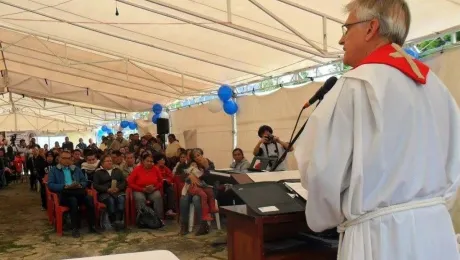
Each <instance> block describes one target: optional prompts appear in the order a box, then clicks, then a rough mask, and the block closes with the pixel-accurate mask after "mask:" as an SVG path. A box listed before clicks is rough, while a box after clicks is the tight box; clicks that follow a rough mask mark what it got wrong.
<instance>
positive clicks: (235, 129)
mask: <svg viewBox="0 0 460 260" xmlns="http://www.w3.org/2000/svg"><path fill="white" fill-rule="evenodd" d="M233 102H235V103H236V98H233ZM236 120H237V118H236V114H233V115H232V147H233V149H235V148H236V147H237V146H238V127H237V122H236ZM233 149H232V151H233Z"/></svg>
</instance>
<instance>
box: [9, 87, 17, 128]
mask: <svg viewBox="0 0 460 260" xmlns="http://www.w3.org/2000/svg"><path fill="white" fill-rule="evenodd" d="M8 94H9V96H10V103H11V109H12V110H13V115H14V131H18V115H17V114H16V107H15V105H14V101H13V94H12V93H11V91H8Z"/></svg>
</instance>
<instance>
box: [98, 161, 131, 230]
mask: <svg viewBox="0 0 460 260" xmlns="http://www.w3.org/2000/svg"><path fill="white" fill-rule="evenodd" d="M99 164H100V165H99V167H98V169H97V170H96V172H94V176H93V177H94V179H93V187H94V189H95V190H96V191H97V192H98V194H97V199H98V200H99V201H100V202H102V203H104V204H105V206H106V207H107V213H108V214H109V220H110V223H112V226H113V227H114V228H115V229H116V230H120V229H123V228H124V226H125V225H124V224H123V215H124V212H125V190H126V181H125V177H124V176H123V172H122V171H121V170H120V169H118V168H113V164H112V158H111V157H110V155H105V156H102V158H101V160H100V163H99Z"/></svg>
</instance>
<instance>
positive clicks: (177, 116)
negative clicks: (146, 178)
mask: <svg viewBox="0 0 460 260" xmlns="http://www.w3.org/2000/svg"><path fill="white" fill-rule="evenodd" d="M170 120H171V124H172V133H174V134H175V135H176V137H177V139H179V142H180V144H181V146H182V147H184V146H185V148H196V147H199V148H201V149H203V151H204V154H205V156H206V157H208V158H209V159H210V160H212V161H213V162H214V163H215V164H216V167H217V168H228V166H229V165H230V163H231V162H232V154H231V151H232V140H233V139H232V119H231V117H230V116H229V115H227V114H225V113H224V112H220V113H211V112H209V110H208V108H207V106H198V107H192V108H187V109H183V110H177V111H173V112H171V113H170ZM195 130H196V133H195Z"/></svg>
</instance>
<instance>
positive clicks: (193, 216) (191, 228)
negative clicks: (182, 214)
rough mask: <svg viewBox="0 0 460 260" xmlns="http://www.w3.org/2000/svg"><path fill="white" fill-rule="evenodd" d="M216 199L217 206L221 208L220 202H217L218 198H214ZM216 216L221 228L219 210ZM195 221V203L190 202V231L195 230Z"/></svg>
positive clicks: (218, 227)
mask: <svg viewBox="0 0 460 260" xmlns="http://www.w3.org/2000/svg"><path fill="white" fill-rule="evenodd" d="M214 201H215V203H216V208H217V209H219V204H218V203H217V200H214ZM214 218H215V219H216V224H217V229H218V230H220V215H219V212H216V213H215V216H214ZM194 222H195V205H193V203H190V213H189V216H188V232H192V231H193V226H194ZM208 224H209V225H211V221H208Z"/></svg>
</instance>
